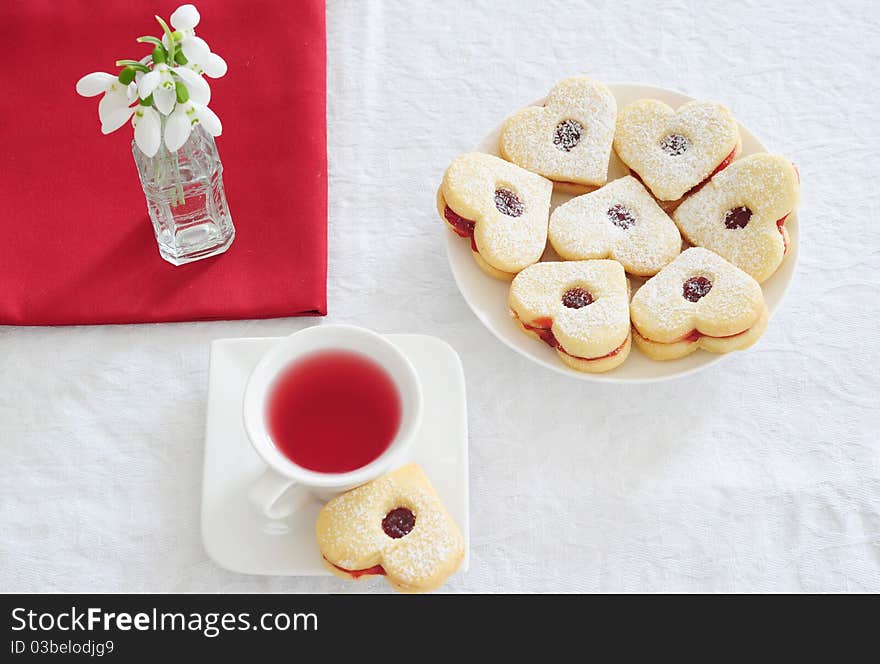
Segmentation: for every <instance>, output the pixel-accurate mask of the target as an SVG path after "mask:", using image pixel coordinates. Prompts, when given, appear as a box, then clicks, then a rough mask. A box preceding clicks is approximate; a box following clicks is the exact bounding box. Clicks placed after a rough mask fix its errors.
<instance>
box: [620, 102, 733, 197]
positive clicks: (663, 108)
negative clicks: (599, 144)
mask: <svg viewBox="0 0 880 664" xmlns="http://www.w3.org/2000/svg"><path fill="white" fill-rule="evenodd" d="M741 146H742V144H741V139H740V135H739V126H738V125H737V122H736V120H735V119H734V117H733V115H732V114H731V113H730V111H729V110H728V109H727V108H726V107H724V106H722V105H721V104H717V103H715V102H711V101H691V102H688V103H686V104H683V105H682V106H680V107H679V108H678V109H676V110H673V109H672V108H671V107H670V106H667V105H666V104H664V103H663V102H661V101H658V100H656V99H641V100H639V101H636V102H633V103H632V104H629V105H628V106H626V107H624V108H623V110H621V111H620V114H619V115H618V116H617V130H616V132H615V134H614V151H615V152H616V153H617V156H618V157H620V160H621V161H622V162H623V163H624V164H626V165H627V167H629V169H630V171H632V172H634V173H635V174H636V175H638V177H639V179H640V180H641V181H642V182H644V183H645V186H646V187H647V188H648V189H649V190H650V191H651V193H652V194H654V196H655V197H656V198H657V199H658V200H659V201H661V204H662V205H663V208H664V209H665V210H667V211H670V210H672V209H674V207H675V206H676V205H677V204H678V203H680V199H681V198H682V197H684V196H685V195H686V194H688V193H689V192H691V191H692V190H694V189H696V188H697V187H698V186H700V185H701V184H703V183H704V182H705V181H706V180H707V179H708V178H710V177H712V175H713V174H714V173H717V172H719V171H720V170H722V169H724V168H725V167H726V166H728V165H729V164H730V163H731V162H732V161H733V160H734V159H735V158H736V156H737V154H738V153H739V151H740V149H741Z"/></svg>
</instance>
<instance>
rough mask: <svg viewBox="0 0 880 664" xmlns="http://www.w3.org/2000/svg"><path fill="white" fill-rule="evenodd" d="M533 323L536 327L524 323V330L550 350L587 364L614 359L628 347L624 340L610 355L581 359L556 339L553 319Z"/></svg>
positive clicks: (536, 320) (537, 320)
mask: <svg viewBox="0 0 880 664" xmlns="http://www.w3.org/2000/svg"><path fill="white" fill-rule="evenodd" d="M514 316H516V314H514ZM517 319H519V317H518V316H517ZM520 322H522V321H520ZM532 323H534V325H529V324H528V323H522V326H523V327H524V328H526V329H527V330H528V331H529V332H534V333H535V334H537V335H538V336H539V337H540V338H541V341H543V342H544V343H545V344H547V345H548V346H550V348H555V349H556V350H558V351H561V352H563V353H565V354H566V355H568V356H569V357H573V358H574V359H576V360H584V361H585V362H592V361H594V360H604V359H605V358H606V357H614V356H615V355H617V354H618V353H620V351H622V350H623V347H624V346H626V341H627V340H626V339H624V340H623V343H622V344H620V345H619V346H618V347H617V348H615V349H614V350H612V351H611V352H610V353H606V354H605V355H600V356H599V357H580V356H578V355H572V354H571V353H569V352H567V351H566V350H565V349H564V348H563V347H562V346H561V345H560V344H559V341H558V340H557V339H556V335H555V334H553V330H551V329H550V328H551V326H552V325H553V320H552V319H550V318H536V319H535V320H533V321H532Z"/></svg>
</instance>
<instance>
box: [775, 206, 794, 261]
mask: <svg viewBox="0 0 880 664" xmlns="http://www.w3.org/2000/svg"><path fill="white" fill-rule="evenodd" d="M789 215H791V212H789V213H788V214H787V215H785V216H784V217H783V218H782V219H777V220H776V228H777V229H779V234H780V235H781V236H782V244H783V247H782V253H783V254H787V253H788V240H786V239H785V233H783V232H782V227H783V226H785V222H786V221H787V220H788V217H789Z"/></svg>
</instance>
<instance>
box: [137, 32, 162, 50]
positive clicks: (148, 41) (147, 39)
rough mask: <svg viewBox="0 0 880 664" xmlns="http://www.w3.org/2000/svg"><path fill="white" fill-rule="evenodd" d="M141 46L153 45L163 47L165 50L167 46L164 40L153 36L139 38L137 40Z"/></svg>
mask: <svg viewBox="0 0 880 664" xmlns="http://www.w3.org/2000/svg"><path fill="white" fill-rule="evenodd" d="M136 41H138V42H140V43H141V44H152V45H153V46H161V47H162V48H165V44H163V43H162V40H161V39H159V38H158V37H153V36H152V35H145V36H144V37H138V38H137V40H136Z"/></svg>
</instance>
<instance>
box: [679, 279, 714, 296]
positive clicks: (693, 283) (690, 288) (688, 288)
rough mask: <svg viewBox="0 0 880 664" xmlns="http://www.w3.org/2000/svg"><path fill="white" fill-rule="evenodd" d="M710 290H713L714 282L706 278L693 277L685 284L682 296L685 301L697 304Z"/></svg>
mask: <svg viewBox="0 0 880 664" xmlns="http://www.w3.org/2000/svg"><path fill="white" fill-rule="evenodd" d="M710 290H712V282H711V281H709V280H708V279H706V277H691V278H690V279H688V280H687V281H685V282H684V286H683V287H682V295H683V296H684V299H685V300H688V301H690V302H697V301H698V300H699V299H700V298H703V297H705V296H706V295H707V294H708V292H709V291H710Z"/></svg>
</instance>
